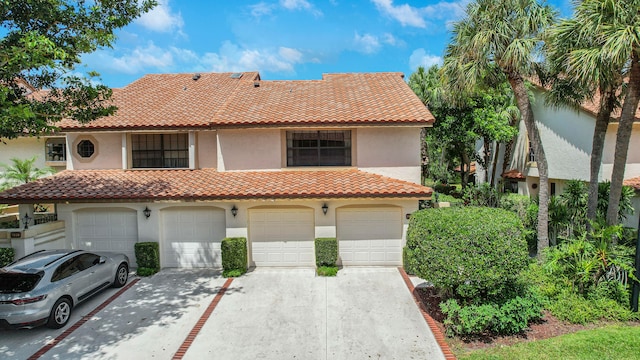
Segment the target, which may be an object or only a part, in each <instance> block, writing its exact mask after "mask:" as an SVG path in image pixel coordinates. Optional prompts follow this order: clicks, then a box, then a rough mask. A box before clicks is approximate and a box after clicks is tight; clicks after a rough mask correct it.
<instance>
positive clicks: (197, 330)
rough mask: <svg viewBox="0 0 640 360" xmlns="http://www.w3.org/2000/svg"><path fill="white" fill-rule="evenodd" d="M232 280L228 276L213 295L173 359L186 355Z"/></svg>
mask: <svg viewBox="0 0 640 360" xmlns="http://www.w3.org/2000/svg"><path fill="white" fill-rule="evenodd" d="M231 282H233V278H228V279H227V281H225V283H224V285H222V287H221V288H220V290H218V293H217V294H216V296H214V297H213V300H211V303H210V304H209V306H208V307H207V309H206V310H205V311H204V313H202V315H201V316H200V319H198V322H197V323H196V324H195V325H194V326H193V328H192V329H191V331H190V332H189V335H187V337H186V338H185V339H184V341H183V342H182V345H180V348H179V349H178V351H176V353H175V354H174V355H173V358H172V359H173V360H181V359H182V358H183V357H184V356H185V354H186V353H187V350H189V348H190V347H191V344H193V342H194V340H195V339H196V337H197V336H198V334H199V333H200V330H202V327H203V326H204V324H205V323H206V322H207V320H209V317H210V316H211V314H212V313H213V310H215V308H216V306H218V303H219V302H220V300H221V299H222V296H223V295H224V293H225V292H226V291H227V289H228V288H229V286H230V285H231Z"/></svg>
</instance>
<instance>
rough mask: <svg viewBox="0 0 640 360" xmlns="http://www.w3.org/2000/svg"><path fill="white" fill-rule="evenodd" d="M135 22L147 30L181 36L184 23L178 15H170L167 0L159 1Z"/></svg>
mask: <svg viewBox="0 0 640 360" xmlns="http://www.w3.org/2000/svg"><path fill="white" fill-rule="evenodd" d="M136 22H137V23H138V24H140V25H142V26H144V27H146V28H147V29H149V30H152V31H157V32H171V31H177V32H178V33H180V34H182V27H183V26H184V21H183V20H182V15H181V14H180V13H177V14H176V13H172V12H171V8H170V7H169V0H160V1H158V5H156V7H154V8H153V9H151V11H149V12H148V13H145V14H142V16H140V18H138V19H137V20H136Z"/></svg>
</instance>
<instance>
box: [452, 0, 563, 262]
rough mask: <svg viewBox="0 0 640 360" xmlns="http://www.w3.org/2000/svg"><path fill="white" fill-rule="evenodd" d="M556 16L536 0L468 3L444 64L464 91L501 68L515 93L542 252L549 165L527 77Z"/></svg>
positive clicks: (545, 243)
mask: <svg viewBox="0 0 640 360" xmlns="http://www.w3.org/2000/svg"><path fill="white" fill-rule="evenodd" d="M554 18H555V11H554V10H552V8H550V7H549V6H545V5H541V4H539V3H538V2H537V1H536V0H476V1H475V2H472V3H470V4H469V5H468V6H467V15H466V17H465V18H464V19H462V20H461V21H459V22H457V23H455V24H454V27H453V39H452V40H451V42H450V44H449V45H448V46H447V50H446V55H445V63H444V71H445V73H446V74H447V77H448V78H449V79H450V82H451V83H452V84H455V85H456V86H458V87H459V88H460V89H461V90H464V89H469V88H470V87H473V85H474V83H475V82H476V81H478V80H479V79H481V78H482V76H485V75H486V74H488V73H490V72H491V71H494V70H497V71H500V72H502V73H503V74H504V75H505V76H506V78H507V81H508V82H509V85H510V86H511V89H512V90H513V92H514V94H515V98H516V104H517V106H518V109H519V110H520V116H521V118H522V120H523V121H524V123H525V126H526V129H527V134H528V136H529V140H530V141H531V144H532V146H533V150H534V152H535V154H536V158H537V163H538V172H539V179H540V186H539V211H538V229H537V233H538V255H541V254H542V250H543V249H544V248H545V247H548V246H549V234H548V217H549V211H548V210H549V208H548V205H549V204H548V201H549V190H548V189H549V183H548V168H547V161H546V156H545V153H544V148H543V146H542V142H541V140H540V133H539V132H538V127H537V125H536V123H535V120H534V117H533V112H532V108H531V102H530V99H529V96H528V92H527V87H526V84H525V79H526V78H527V77H529V76H532V75H533V74H534V70H535V68H536V65H537V63H536V59H538V55H539V50H540V47H541V40H540V34H541V33H542V32H543V31H544V30H545V29H546V28H547V27H548V26H550V25H551V24H552V23H553V21H554Z"/></svg>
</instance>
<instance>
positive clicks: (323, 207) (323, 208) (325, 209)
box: [322, 203, 329, 215]
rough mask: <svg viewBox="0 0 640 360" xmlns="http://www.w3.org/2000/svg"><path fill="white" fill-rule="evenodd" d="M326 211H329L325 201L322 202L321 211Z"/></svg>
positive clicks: (325, 212) (324, 212)
mask: <svg viewBox="0 0 640 360" xmlns="http://www.w3.org/2000/svg"><path fill="white" fill-rule="evenodd" d="M327 211H329V206H327V203H324V204H322V213H323V214H325V215H327Z"/></svg>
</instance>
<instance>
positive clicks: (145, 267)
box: [133, 242, 160, 276]
mask: <svg viewBox="0 0 640 360" xmlns="http://www.w3.org/2000/svg"><path fill="white" fill-rule="evenodd" d="M133 248H134V250H135V253H136V262H137V263H138V270H137V271H136V273H137V274H138V275H139V276H150V275H153V274H155V273H157V272H158V271H160V246H159V245H158V243H157V242H139V243H136V244H135V245H134V247H133Z"/></svg>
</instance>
